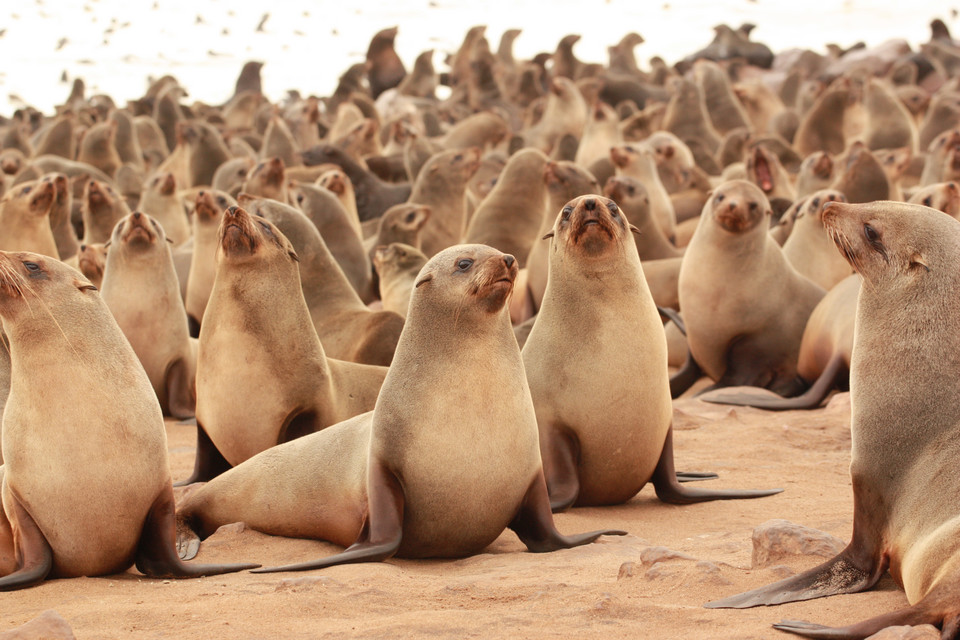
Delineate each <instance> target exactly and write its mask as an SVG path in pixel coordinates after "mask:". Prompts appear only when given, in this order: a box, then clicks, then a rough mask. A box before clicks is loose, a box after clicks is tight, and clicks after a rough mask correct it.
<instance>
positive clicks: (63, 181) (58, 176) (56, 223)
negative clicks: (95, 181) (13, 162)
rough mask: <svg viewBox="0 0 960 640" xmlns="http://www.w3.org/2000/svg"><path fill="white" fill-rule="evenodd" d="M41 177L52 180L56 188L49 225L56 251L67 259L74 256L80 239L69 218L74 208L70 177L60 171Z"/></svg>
mask: <svg viewBox="0 0 960 640" xmlns="http://www.w3.org/2000/svg"><path fill="white" fill-rule="evenodd" d="M43 177H44V178H47V177H49V178H50V179H51V180H53V186H54V188H55V189H56V194H55V195H54V197H53V206H52V207H51V208H50V227H51V229H52V230H53V239H54V241H55V242H56V243H57V253H58V254H59V255H60V259H61V260H69V259H71V258H73V257H75V256H76V255H77V251H78V250H79V249H80V240H79V238H77V232H76V230H75V229H74V228H73V223H72V220H71V217H72V215H73V208H74V207H73V203H74V199H73V187H72V186H71V185H70V179H69V178H67V176H66V175H64V174H62V173H48V174H45V175H44V176H43Z"/></svg>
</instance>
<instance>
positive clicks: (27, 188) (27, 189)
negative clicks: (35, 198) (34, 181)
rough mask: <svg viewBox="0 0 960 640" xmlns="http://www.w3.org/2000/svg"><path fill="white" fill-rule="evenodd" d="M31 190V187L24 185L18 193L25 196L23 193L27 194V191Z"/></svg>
mask: <svg viewBox="0 0 960 640" xmlns="http://www.w3.org/2000/svg"><path fill="white" fill-rule="evenodd" d="M31 191H33V187H24V188H23V191H21V192H20V195H24V196H25V195H27V194H28V193H30V192H31Z"/></svg>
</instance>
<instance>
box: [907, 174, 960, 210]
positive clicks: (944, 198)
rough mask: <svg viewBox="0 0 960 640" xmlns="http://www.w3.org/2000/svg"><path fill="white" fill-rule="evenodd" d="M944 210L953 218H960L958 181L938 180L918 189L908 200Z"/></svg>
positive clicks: (959, 188)
mask: <svg viewBox="0 0 960 640" xmlns="http://www.w3.org/2000/svg"><path fill="white" fill-rule="evenodd" d="M907 202H909V203H911V204H922V205H923V206H925V207H930V208H931V209H937V210H938V211H943V212H944V213H945V214H947V215H948V216H950V217H951V218H958V219H960V187H958V186H957V183H956V182H936V183H934V184H931V185H929V186H926V187H923V188H922V189H919V190H917V192H916V193H914V194H913V195H912V196H910V199H909V200H908V201H907Z"/></svg>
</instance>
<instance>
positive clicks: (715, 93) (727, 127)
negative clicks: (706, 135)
mask: <svg viewBox="0 0 960 640" xmlns="http://www.w3.org/2000/svg"><path fill="white" fill-rule="evenodd" d="M693 75H694V78H695V80H696V82H697V84H698V85H699V87H700V91H701V92H702V93H703V103H704V105H705V106H706V111H707V115H708V116H709V117H710V123H711V124H713V128H714V129H715V130H716V131H717V133H718V134H719V135H721V136H724V135H726V134H727V133H728V132H730V131H732V130H734V129H737V128H740V127H747V126H749V125H750V117H749V115H748V114H747V111H746V109H744V107H743V105H742V104H741V103H740V100H739V98H738V97H737V94H736V93H735V92H734V90H733V86H732V85H731V83H730V76H729V75H727V72H726V71H724V70H723V69H722V68H721V67H720V65H718V64H717V63H716V62H711V61H709V60H698V61H697V62H696V63H695V64H694V65H693ZM761 131H763V130H761Z"/></svg>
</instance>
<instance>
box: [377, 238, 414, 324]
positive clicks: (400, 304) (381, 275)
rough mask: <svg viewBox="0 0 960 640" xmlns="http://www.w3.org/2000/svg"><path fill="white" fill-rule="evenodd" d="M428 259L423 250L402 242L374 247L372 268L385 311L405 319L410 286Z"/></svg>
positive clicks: (408, 306)
mask: <svg viewBox="0 0 960 640" xmlns="http://www.w3.org/2000/svg"><path fill="white" fill-rule="evenodd" d="M427 260H428V258H427V256H426V254H424V253H423V252H422V251H420V250H419V249H417V248H416V247H411V246H410V245H409V244H403V243H402V242H392V243H390V244H389V245H388V246H379V247H377V248H376V251H375V253H374V254H373V266H374V268H376V270H377V275H378V279H379V283H380V299H381V300H382V301H383V308H384V309H385V310H387V311H393V312H395V313H399V314H400V315H402V316H403V317H406V316H407V310H408V309H409V308H410V296H411V294H413V285H414V283H415V282H416V279H417V275H418V274H419V273H420V269H422V268H423V265H425V264H427Z"/></svg>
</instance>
